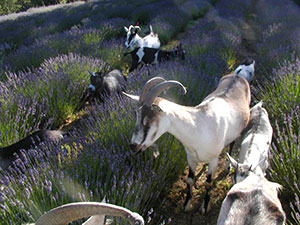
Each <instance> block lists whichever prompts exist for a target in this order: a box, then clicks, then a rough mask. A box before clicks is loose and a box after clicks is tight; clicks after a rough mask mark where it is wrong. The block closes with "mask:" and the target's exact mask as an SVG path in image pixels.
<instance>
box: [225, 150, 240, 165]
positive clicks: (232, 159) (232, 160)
mask: <svg viewBox="0 0 300 225" xmlns="http://www.w3.org/2000/svg"><path fill="white" fill-rule="evenodd" d="M226 156H227V158H228V159H229V162H230V164H231V165H232V166H233V168H234V169H236V168H237V167H238V162H237V161H236V160H235V159H234V158H232V157H231V156H230V155H229V154H228V153H227V152H226Z"/></svg>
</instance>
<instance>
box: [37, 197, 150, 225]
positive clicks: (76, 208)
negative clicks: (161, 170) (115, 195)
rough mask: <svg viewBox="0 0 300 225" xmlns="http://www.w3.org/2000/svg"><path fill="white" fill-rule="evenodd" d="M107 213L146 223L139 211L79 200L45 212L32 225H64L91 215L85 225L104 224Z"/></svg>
mask: <svg viewBox="0 0 300 225" xmlns="http://www.w3.org/2000/svg"><path fill="white" fill-rule="evenodd" d="M105 215H108V216H119V217H123V218H124V219H126V220H128V221H129V223H130V224H131V225H144V224H145V222H144V219H143V217H142V216H140V215H139V214H138V213H135V212H131V211H130V210H128V209H126V208H123V207H120V206H116V205H113V204H109V203H99V202H77V203H69V204H65V205H62V206H60V207H57V208H54V209H52V210H50V211H48V212H46V213H44V214H43V215H42V216H41V217H40V218H39V219H38V220H37V221H36V223H35V224H32V225H45V224H51V225H63V224H69V223H70V222H72V221H75V220H78V219H82V218H86V217H90V218H89V219H88V220H87V221H86V222H85V223H83V225H104V224H105V223H104V221H105Z"/></svg>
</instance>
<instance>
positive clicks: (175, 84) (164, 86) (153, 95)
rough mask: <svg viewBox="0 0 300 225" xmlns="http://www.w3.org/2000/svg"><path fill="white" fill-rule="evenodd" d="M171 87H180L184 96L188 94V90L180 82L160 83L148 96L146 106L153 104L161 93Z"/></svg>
mask: <svg viewBox="0 0 300 225" xmlns="http://www.w3.org/2000/svg"><path fill="white" fill-rule="evenodd" d="M169 87H179V88H181V89H182V90H183V92H184V94H186V88H185V87H184V86H183V85H182V84H181V83H180V82H178V81H176V80H168V81H164V82H162V83H159V84H157V85H156V86H154V87H153V88H152V89H151V91H150V92H149V93H148V94H147V96H146V99H145V101H144V104H145V105H148V106H150V105H151V104H152V103H153V101H154V99H155V98H156V97H157V96H158V95H159V94H160V93H161V92H163V91H164V90H165V89H167V88H169Z"/></svg>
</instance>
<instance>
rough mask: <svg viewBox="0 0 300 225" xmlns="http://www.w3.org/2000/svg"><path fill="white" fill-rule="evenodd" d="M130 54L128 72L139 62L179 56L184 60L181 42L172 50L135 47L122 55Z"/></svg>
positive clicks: (159, 60) (152, 61) (154, 61)
mask: <svg viewBox="0 0 300 225" xmlns="http://www.w3.org/2000/svg"><path fill="white" fill-rule="evenodd" d="M128 54H130V55H131V60H132V61H131V67H130V69H129V72H132V71H133V70H134V69H136V68H137V67H138V65H139V64H141V63H144V64H152V63H160V62H162V61H166V60H170V59H172V58H176V57H177V58H180V59H182V60H184V58H185V51H184V50H183V49H182V44H179V45H178V46H177V47H176V48H175V49H174V50H172V51H164V50H160V49H155V48H146V47H141V48H136V49H134V50H133V51H131V52H127V53H125V54H124V56H126V55H128Z"/></svg>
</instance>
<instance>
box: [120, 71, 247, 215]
mask: <svg viewBox="0 0 300 225" xmlns="http://www.w3.org/2000/svg"><path fill="white" fill-rule="evenodd" d="M169 87H178V88H180V89H182V91H183V92H184V93H185V92H186V89H185V87H184V86H183V85H182V84H181V83H180V82H178V81H166V80H164V79H163V78H160V77H155V78H152V79H150V80H149V81H148V82H147V83H146V84H145V86H144V88H143V91H142V94H141V96H140V97H139V96H135V95H130V94H126V93H124V94H125V95H126V96H128V97H129V98H131V99H133V100H135V101H137V102H138V104H139V107H138V110H137V113H136V114H137V119H136V124H135V128H134V132H133V135H132V138H131V148H132V149H133V150H135V151H136V152H141V151H144V150H145V149H146V148H148V147H149V146H151V145H152V144H153V143H154V142H155V141H156V140H157V139H158V138H159V137H160V136H161V135H162V134H164V133H166V132H169V133H171V134H173V135H174V136H175V137H176V138H177V139H179V140H180V141H181V143H182V144H183V145H184V147H185V151H186V154H187V160H188V165H189V167H190V169H189V175H188V179H187V185H188V193H187V197H186V201H185V203H184V209H185V210H189V208H190V207H191V197H192V188H193V185H194V182H195V180H194V178H195V170H196V167H197V165H198V163H199V162H208V163H209V164H208V175H207V182H208V183H211V182H212V179H213V177H214V174H215V172H216V169H217V166H218V156H219V155H220V153H221V152H222V150H223V148H224V147H226V146H227V145H228V144H230V143H232V142H233V141H234V140H235V139H236V138H237V137H238V136H239V135H240V133H241V132H242V130H244V128H245V127H246V126H247V124H248V121H249V116H250V110H249V104H250V98H251V95H250V87H249V84H248V82H247V80H245V79H244V78H242V77H239V76H236V75H234V74H230V75H226V76H224V77H222V78H221V80H220V82H219V85H218V87H217V89H216V90H215V91H214V92H213V93H211V94H210V95H208V96H207V97H206V98H205V99H204V100H203V101H202V103H201V104H200V105H197V106H195V107H190V106H183V105H178V104H176V103H174V102H170V101H168V100H166V99H164V98H159V97H158V95H159V94H160V93H161V92H163V91H164V90H166V89H167V88H169ZM209 190H210V188H209V185H208V186H207V190H206V195H205V200H204V204H203V206H202V213H203V214H204V213H206V212H207V211H208V210H209V201H210V197H209Z"/></svg>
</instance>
